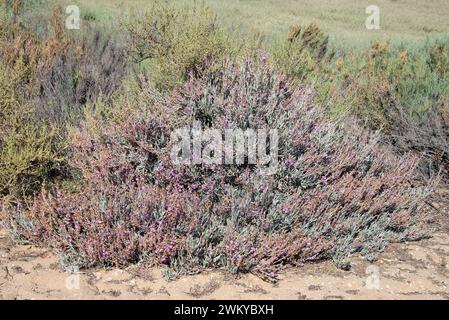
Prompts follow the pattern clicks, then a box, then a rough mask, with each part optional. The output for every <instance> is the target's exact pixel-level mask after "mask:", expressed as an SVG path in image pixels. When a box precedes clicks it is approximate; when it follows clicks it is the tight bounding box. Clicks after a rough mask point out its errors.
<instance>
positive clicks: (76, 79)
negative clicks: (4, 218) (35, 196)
mask: <svg viewBox="0 0 449 320" xmlns="http://www.w3.org/2000/svg"><path fill="white" fill-rule="evenodd" d="M7 5H11V4H8V3H7ZM27 5H30V3H27ZM24 10H26V8H23V7H22V6H21V2H20V1H14V2H13V6H12V18H11V17H7V16H6V17H5V19H3V20H2V25H4V26H5V27H6V30H7V31H8V32H4V33H3V34H2V37H0V44H1V47H0V71H2V73H1V74H0V77H1V79H0V89H1V90H0V115H1V116H2V117H1V119H0V133H1V136H0V154H1V158H0V175H1V177H0V182H1V187H0V189H1V190H0V194H1V195H11V196H15V197H17V196H23V195H29V194H30V193H34V192H36V191H39V189H40V187H41V185H42V182H43V181H47V183H48V184H51V183H52V182H53V181H54V180H55V179H61V178H67V177H69V176H70V175H71V173H70V172H69V169H68V168H67V161H66V160H65V158H66V157H67V155H68V154H67V149H66V148H65V146H66V141H65V139H66V134H67V132H66V130H67V126H68V125H77V123H78V122H79V121H80V119H81V118H82V116H83V113H84V107H85V105H86V104H89V103H92V102H94V101H97V100H99V99H101V100H103V102H104V103H108V102H109V99H110V98H111V97H112V95H113V94H114V93H117V91H119V89H120V88H121V85H122V81H123V79H124V78H125V77H126V76H127V72H128V61H127V57H126V55H125V51H124V44H119V40H118V37H115V38H113V37H112V36H109V35H107V34H106V33H105V32H102V31H101V30H100V29H98V30H96V31H93V30H91V29H88V31H87V32H86V33H85V34H84V35H83V36H82V37H81V38H80V39H75V38H72V37H70V36H69V35H67V34H66V33H65V31H64V27H63V25H62V24H63V19H62V15H61V9H60V7H55V8H54V10H53V14H52V17H51V23H50V27H51V28H50V30H49V32H47V33H45V34H37V33H35V32H34V31H33V30H32V29H31V28H30V27H29V25H27V24H25V23H24V21H23V20H22V17H23V15H24V14H25V12H26V11H24ZM47 22H48V21H47ZM86 28H87V27H86ZM2 30H3V29H2Z"/></svg>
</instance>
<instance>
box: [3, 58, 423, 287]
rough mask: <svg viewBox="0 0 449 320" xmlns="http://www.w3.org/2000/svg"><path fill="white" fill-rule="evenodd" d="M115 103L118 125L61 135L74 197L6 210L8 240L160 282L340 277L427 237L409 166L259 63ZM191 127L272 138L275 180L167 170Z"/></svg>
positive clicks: (255, 173)
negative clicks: (188, 276) (296, 272)
mask: <svg viewBox="0 0 449 320" xmlns="http://www.w3.org/2000/svg"><path fill="white" fill-rule="evenodd" d="M136 101H137V102H139V101H147V103H146V104H144V106H143V107H142V106H140V105H138V106H135V105H133V104H134V103H136ZM120 103H121V106H120V108H118V109H121V111H118V112H117V114H116V116H115V117H109V118H108V119H105V118H103V117H102V116H101V115H98V114H95V113H94V114H91V115H90V116H89V117H88V118H87V119H88V121H87V122H86V123H84V124H83V125H82V126H81V128H80V129H78V130H75V131H74V132H73V133H72V135H71V148H72V149H73V162H72V165H73V166H74V167H75V168H77V169H78V170H79V171H80V172H81V173H82V176H83V187H82V188H80V191H79V192H76V193H67V192H63V191H59V192H56V193H55V194H51V193H48V192H43V193H42V194H41V196H38V197H37V198H36V199H34V201H33V202H32V203H31V204H29V205H26V204H23V203H22V204H18V205H16V206H13V207H8V208H4V212H5V213H6V215H8V221H9V222H8V224H9V226H10V228H11V229H12V230H13V231H14V233H15V234H16V235H17V236H18V237H20V238H21V239H23V240H27V241H31V242H34V243H41V244H43V245H46V246H50V247H53V248H54V249H55V250H57V251H58V252H60V253H61V255H62V262H63V264H64V265H73V264H75V265H78V266H80V267H89V266H95V265H118V266H123V265H127V264H129V263H133V262H136V261H145V262H147V263H150V264H157V265H166V266H168V267H169V269H168V270H169V271H168V273H167V275H169V276H170V275H176V274H178V273H192V272H197V271H199V270H202V269H204V268H219V267H225V268H227V269H228V270H230V271H231V272H234V273H239V272H253V273H255V274H258V275H260V276H261V277H263V278H265V279H267V280H273V281H274V280H275V279H276V272H277V271H278V270H279V269H280V268H282V267H284V266H287V265H298V264H302V263H305V262H310V261H316V260H320V259H334V260H335V261H336V263H337V264H338V265H339V266H341V267H345V268H346V267H348V265H349V262H348V257H349V255H350V254H351V253H353V252H361V253H362V254H363V255H364V256H365V257H366V258H367V259H369V260H373V259H375V258H376V255H377V253H378V252H380V251H382V250H383V249H384V248H385V246H386V245H387V244H388V243H389V242H391V241H401V240H406V239H409V240H410V239H417V238H420V237H422V236H425V235H426V232H427V230H428V229H427V225H426V217H425V211H422V210H421V208H420V205H421V204H422V200H423V199H424V198H425V196H426V195H427V191H428V186H424V187H416V186H413V185H412V184H411V183H410V182H409V180H410V179H411V178H413V172H414V168H415V166H416V163H417V160H418V159H417V158H416V157H414V156H412V155H407V156H404V157H398V156H395V155H393V153H392V152H391V151H390V150H389V149H388V148H387V147H382V146H381V145H380V144H379V143H378V136H377V135H372V134H370V133H369V132H367V131H365V130H363V129H361V128H360V127H358V126H357V125H356V124H355V123H354V122H353V121H351V120H350V119H346V120H345V121H341V122H337V123H334V122H329V121H327V120H325V119H323V118H322V116H321V114H322V110H321V109H320V108H319V107H317V106H315V105H314V103H313V91H312V90H311V89H310V88H308V87H304V86H302V87H292V86H291V85H290V83H289V82H288V81H287V80H286V78H285V77H283V76H281V75H279V74H277V73H276V72H273V71H272V70H271V69H270V68H269V67H268V66H267V65H266V64H265V63H261V64H258V63H250V62H244V63H242V64H240V65H234V64H232V63H225V65H224V66H223V68H222V69H221V72H217V73H215V74H214V75H213V76H211V75H208V76H204V77H199V78H193V77H192V78H191V79H190V80H189V81H188V82H187V83H186V84H185V85H183V86H182V87H180V88H179V89H177V90H175V92H174V93H173V94H172V95H169V96H163V95H161V94H159V93H158V92H157V91H155V90H154V89H153V88H152V86H151V85H150V84H147V83H146V82H145V81H144V82H143V83H142V90H141V91H140V92H139V93H138V94H137V96H136V97H134V99H129V100H127V99H123V100H121V102H120ZM127 109H128V110H132V112H126V110H127ZM120 114H122V115H125V116H124V117H118V116H117V115H120ZM111 119H114V120H111ZM195 121H198V122H199V123H200V124H201V127H202V128H209V127H212V128H218V129H225V128H241V129H243V130H244V129H247V128H254V129H255V128H258V129H261V128H270V129H273V128H275V129H277V130H278V131H279V156H278V163H279V164H278V169H277V171H276V172H275V174H272V175H263V174H261V169H262V168H263V167H261V166H260V165H252V164H248V163H244V164H241V165H206V164H202V165H190V166H178V165H175V164H174V163H173V162H172V161H171V158H170V154H171V150H172V147H173V144H174V143H175V141H171V140H170V138H169V137H170V133H171V132H172V130H174V129H177V128H181V127H186V126H191V125H192V124H193V123H194V122H195Z"/></svg>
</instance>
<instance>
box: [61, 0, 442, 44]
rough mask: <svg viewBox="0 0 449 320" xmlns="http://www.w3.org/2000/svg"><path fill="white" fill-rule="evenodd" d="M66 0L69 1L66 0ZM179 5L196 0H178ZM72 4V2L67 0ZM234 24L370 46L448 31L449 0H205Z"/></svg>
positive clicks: (126, 6)
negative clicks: (374, 19)
mask: <svg viewBox="0 0 449 320" xmlns="http://www.w3.org/2000/svg"><path fill="white" fill-rule="evenodd" d="M64 2H66V0H64ZM173 2H175V3H177V4H179V5H180V6H186V5H192V4H194V2H195V1H193V0H174V1H173ZM66 3H67V2H66ZM70 3H77V4H79V5H80V7H81V10H82V14H85V15H89V16H92V15H93V16H95V18H96V19H98V20H100V21H112V22H115V21H117V20H118V19H120V17H123V16H126V14H127V13H129V12H132V11H136V12H143V11H145V9H146V8H148V7H149V6H151V5H152V3H154V1H152V0H129V1H117V0H96V1H92V0H76V1H70ZM205 3H206V4H207V5H208V6H210V7H211V8H213V9H214V10H215V11H216V12H217V14H218V16H219V19H220V20H221V21H222V22H223V23H224V25H226V26H228V27H229V28H233V29H237V30H243V31H246V32H254V31H256V32H260V33H261V34H263V35H264V36H266V38H267V39H268V40H269V41H270V40H275V39H279V38H280V37H284V36H285V35H286V33H287V31H288V29H289V27H290V26H291V25H294V24H303V23H310V22H316V23H318V25H319V26H320V27H321V28H322V29H323V30H324V31H326V32H327V33H328V34H329V35H330V37H331V40H332V43H333V44H335V45H337V46H338V45H340V46H352V47H358V46H365V45H367V44H369V43H370V42H371V41H372V40H373V39H391V40H393V41H407V40H411V41H413V40H417V39H425V38H426V37H427V36H432V37H433V36H435V35H438V34H444V33H447V32H449V19H448V15H449V2H448V1H447V0H428V1H422V0H376V1H372V0H360V1H359V0H320V1H316V0H281V1H276V0H226V1H220V0H206V1H205ZM372 4H375V5H377V6H378V7H379V8H380V30H367V29H366V27H365V20H366V19H367V17H368V14H366V13H365V9H366V7H367V6H369V5H372Z"/></svg>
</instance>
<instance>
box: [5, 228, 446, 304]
mask: <svg viewBox="0 0 449 320" xmlns="http://www.w3.org/2000/svg"><path fill="white" fill-rule="evenodd" d="M448 259H449V235H448V234H447V233H439V234H436V235H435V236H434V237H433V238H432V239H428V240H423V241H420V242H414V243H405V244H394V245H392V246H390V247H389V248H388V249H387V250H386V252H384V253H383V254H382V255H381V257H380V259H379V260H378V261H377V262H376V263H375V264H370V263H368V262H366V261H364V260H362V259H361V258H359V257H357V256H355V257H353V258H352V261H353V268H352V269H351V270H350V271H343V270H339V269H337V268H336V267H335V266H334V265H333V264H332V263H331V262H322V263H318V264H311V265H306V266H304V267H302V268H297V269H290V270H288V271H285V272H284V273H282V274H281V277H280V279H281V280H280V281H279V282H278V283H277V284H274V285H273V284H270V283H267V282H264V281H262V280H261V279H259V278H257V277H256V276H253V275H244V276H242V277H240V278H235V277H234V276H231V275H229V274H228V273H226V272H224V271H213V272H208V273H205V274H201V275H196V276H188V277H182V278H180V279H178V280H175V281H167V280H166V279H165V278H163V277H162V275H161V270H158V269H148V268H144V267H142V266H133V267H130V268H128V269H126V270H118V269H117V270H105V269H94V270H89V271H81V272H77V273H72V274H70V273H64V272H61V271H60V269H59V266H58V259H57V257H56V256H54V255H53V254H52V253H50V252H49V251H46V250H43V249H38V248H35V247H32V246H18V245H15V244H14V243H13V242H12V241H11V240H10V239H9V237H8V235H7V233H6V232H5V231H4V230H0V299H449V265H448Z"/></svg>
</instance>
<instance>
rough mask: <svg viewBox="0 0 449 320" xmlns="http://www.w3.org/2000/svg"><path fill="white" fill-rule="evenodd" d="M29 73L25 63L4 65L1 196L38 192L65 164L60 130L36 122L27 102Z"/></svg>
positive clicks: (0, 72)
mask: <svg viewBox="0 0 449 320" xmlns="http://www.w3.org/2000/svg"><path fill="white" fill-rule="evenodd" d="M26 74H27V70H26V68H25V67H24V65H23V64H20V63H18V64H17V65H16V66H15V68H14V69H12V70H11V69H10V68H8V67H6V66H4V65H3V64H0V92H1V93H0V116H1V117H0V196H3V195H12V196H18V197H21V196H24V195H28V194H30V193H33V192H35V191H38V190H39V189H40V184H41V183H42V182H43V181H44V180H45V179H46V178H48V177H50V176H51V175H52V174H55V173H56V172H57V171H58V168H59V166H60V164H61V163H62V162H63V159H61V157H60V155H61V154H62V152H63V150H58V149H63V145H62V144H61V143H59V141H58V138H57V137H58V135H57V130H54V129H52V128H51V127H49V126H48V125H46V124H44V123H42V122H38V121H36V117H35V114H34V110H33V108H32V107H31V106H30V105H29V104H28V103H27V101H26V100H25V99H24V91H26V87H25V88H24V87H23V85H24V83H23V79H24V76H25V78H26Z"/></svg>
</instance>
